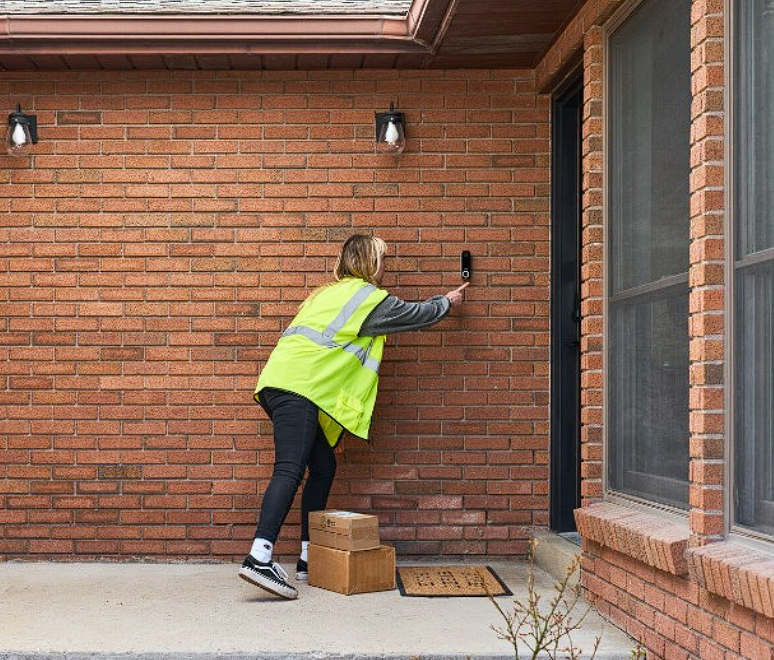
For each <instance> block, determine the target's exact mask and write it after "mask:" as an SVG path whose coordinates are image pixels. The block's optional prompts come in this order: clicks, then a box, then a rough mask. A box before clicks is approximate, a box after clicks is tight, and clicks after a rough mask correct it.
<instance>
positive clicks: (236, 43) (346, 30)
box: [0, 0, 433, 55]
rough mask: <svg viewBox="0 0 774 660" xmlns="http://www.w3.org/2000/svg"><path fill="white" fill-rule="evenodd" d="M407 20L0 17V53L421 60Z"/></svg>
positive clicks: (423, 49) (412, 23) (424, 48)
mask: <svg viewBox="0 0 774 660" xmlns="http://www.w3.org/2000/svg"><path fill="white" fill-rule="evenodd" d="M431 2H433V0H415V4H422V5H425V4H427V3H431ZM411 16H412V14H411V13H410V14H409V16H408V17H402V18H389V17H380V16H358V17H352V16H324V17H322V16H303V17H300V16H256V15H228V16H223V15H217V16H201V15H196V16H194V15H186V16H180V15H176V16H165V15H138V16H131V17H129V16H125V15H121V16H118V15H105V16H102V15H90V16H83V15H78V16H75V15H72V14H70V15H51V14H46V15H22V16H0V52H8V53H14V54H20V55H21V54H79V53H91V54H108V53H116V52H120V53H128V52H132V53H167V52H170V53H171V52H175V53H202V52H223V53H235V52H254V53H259V52H260V53H282V52H317V53H322V52H342V51H343V52H348V51H350V52H368V53H372V52H393V53H396V52H413V53H417V52H419V53H422V52H426V51H427V46H426V45H425V44H422V43H417V41H415V40H414V38H413V35H412V31H413V30H415V29H416V26H417V18H418V17H415V18H413V19H412V18H411Z"/></svg>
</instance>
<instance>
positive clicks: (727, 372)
mask: <svg viewBox="0 0 774 660" xmlns="http://www.w3.org/2000/svg"><path fill="white" fill-rule="evenodd" d="M739 1H744V0H725V2H724V10H725V11H724V14H725V20H724V33H725V39H724V42H725V43H724V48H723V57H724V65H725V66H724V68H725V72H724V86H725V90H724V98H723V103H724V110H725V118H724V122H723V129H724V132H725V135H724V143H725V146H724V153H723V164H724V169H725V173H724V182H723V183H724V198H725V200H726V203H725V209H724V215H725V220H726V221H725V223H724V228H723V239H724V242H725V255H724V256H725V258H724V268H723V271H724V276H725V285H724V291H725V294H726V295H725V296H724V308H723V312H724V314H725V321H724V333H725V355H724V366H723V382H724V393H723V402H724V408H725V410H724V413H725V417H724V431H725V433H724V448H725V452H724V453H725V461H724V464H725V475H724V477H725V478H724V483H723V488H724V491H725V492H724V494H723V522H724V525H723V527H724V534H725V536H726V538H727V539H728V540H730V541H733V542H735V543H739V544H741V545H744V546H747V547H749V548H751V549H753V550H758V551H762V552H765V553H767V554H774V534H767V533H765V532H761V531H758V530H755V529H751V528H750V527H744V526H742V525H738V524H737V523H736V502H735V498H734V487H735V483H736V456H735V451H734V449H735V445H736V442H737V437H736V435H737V434H736V406H735V404H734V399H735V394H736V378H735V369H736V348H737V342H736V317H737V315H736V312H735V306H736V305H735V303H736V280H737V278H736V271H737V268H738V264H737V261H740V262H743V265H742V267H744V266H747V265H752V264H754V263H759V262H765V261H770V258H769V259H767V258H766V257H767V256H769V255H772V254H773V253H774V248H767V249H764V250H762V251H760V252H759V253H758V254H756V256H752V257H750V256H749V255H748V256H747V257H745V258H743V259H740V260H737V259H736V248H737V241H736V228H737V212H736V211H737V196H736V194H735V191H736V184H737V182H738V177H737V171H736V170H737V167H736V145H737V130H736V116H737V104H738V103H741V102H742V99H737V92H738V91H739V90H740V89H742V88H743V86H742V84H741V81H740V80H738V76H737V72H738V68H739V66H740V64H741V61H740V55H739V52H737V46H738V45H740V44H743V43H745V42H744V40H742V39H740V38H739V35H738V34H737V19H738V15H737V14H738V10H737V2H739Z"/></svg>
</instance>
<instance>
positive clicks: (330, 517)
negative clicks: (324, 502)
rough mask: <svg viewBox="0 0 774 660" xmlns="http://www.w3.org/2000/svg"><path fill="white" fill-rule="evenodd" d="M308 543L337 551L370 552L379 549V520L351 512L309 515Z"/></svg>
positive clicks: (319, 512)
mask: <svg viewBox="0 0 774 660" xmlns="http://www.w3.org/2000/svg"><path fill="white" fill-rule="evenodd" d="M309 541H310V542H311V543H314V544H315V545H322V546H325V547H326V548H336V549H338V550H371V549H373V548H378V547H379V519H378V518H377V517H376V516H368V515H365V514H363V513H353V512H351V511H312V512H310V513H309Z"/></svg>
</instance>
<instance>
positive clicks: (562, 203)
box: [550, 78, 583, 532]
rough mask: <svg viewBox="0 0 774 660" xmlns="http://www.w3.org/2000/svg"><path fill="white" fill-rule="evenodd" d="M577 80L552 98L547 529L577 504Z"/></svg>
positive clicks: (570, 525)
mask: <svg viewBox="0 0 774 660" xmlns="http://www.w3.org/2000/svg"><path fill="white" fill-rule="evenodd" d="M582 111H583V81H582V79H580V78H578V79H576V80H574V81H573V83H571V84H570V85H569V86H568V87H567V88H565V90H563V91H562V92H561V93H560V94H558V95H556V96H555V97H554V102H553V113H552V129H551V132H552V158H551V209H552V210H551V456H550V460H551V491H550V492H551V504H550V526H551V529H552V530H554V531H556V532H573V531H575V520H574V518H573V510H574V509H576V508H577V507H579V506H580V231H581V229H580V228H581V113H582Z"/></svg>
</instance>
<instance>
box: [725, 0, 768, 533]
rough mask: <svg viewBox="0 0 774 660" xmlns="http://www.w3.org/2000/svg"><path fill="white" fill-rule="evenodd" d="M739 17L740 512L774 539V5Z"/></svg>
mask: <svg viewBox="0 0 774 660" xmlns="http://www.w3.org/2000/svg"><path fill="white" fill-rule="evenodd" d="M736 11H737V25H736V39H735V42H736V44H737V46H736V57H735V68H736V70H735V81H736V83H737V86H738V89H737V92H736V93H735V95H734V99H735V105H736V107H735V113H734V116H735V123H736V126H735V136H734V137H735V152H734V153H735V170H736V182H735V190H734V200H735V202H734V204H735V214H734V243H735V249H734V282H735V287H734V288H735V290H734V337H735V345H734V365H735V367H734V389H733V396H734V459H735V460H734V463H735V465H734V472H735V475H734V489H733V495H734V509H735V521H736V523H737V524H739V525H742V526H746V527H750V528H754V529H756V530H758V531H760V532H763V533H766V534H774V345H773V344H774V161H773V160H772V159H773V158H774V126H772V122H774V109H772V104H774V2H771V0H769V1H764V0H746V1H745V2H738V3H736Z"/></svg>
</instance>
